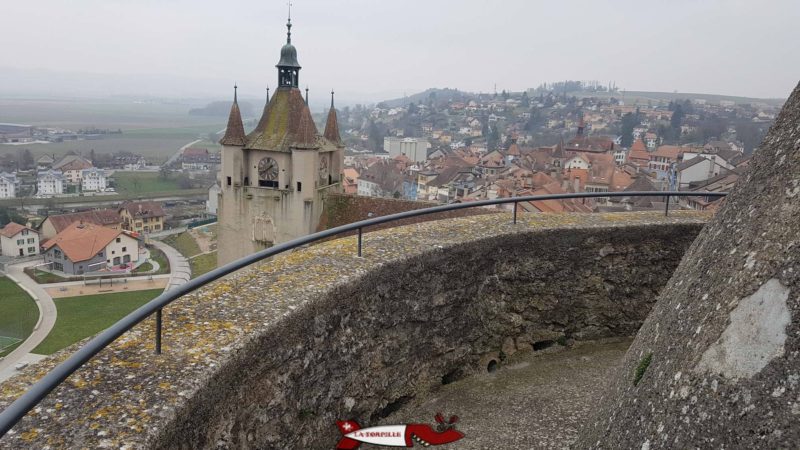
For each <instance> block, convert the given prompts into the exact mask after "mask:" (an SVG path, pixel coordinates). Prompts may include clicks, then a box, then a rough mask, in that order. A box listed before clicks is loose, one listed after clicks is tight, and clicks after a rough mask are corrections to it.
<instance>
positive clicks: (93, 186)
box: [81, 167, 107, 192]
mask: <svg viewBox="0 0 800 450" xmlns="http://www.w3.org/2000/svg"><path fill="white" fill-rule="evenodd" d="M106 184H107V183H106V171H105V170H103V169H98V168H97V167H92V168H89V169H83V170H81V190H82V191H84V192H89V191H95V192H97V191H102V190H104V189H105V188H106Z"/></svg>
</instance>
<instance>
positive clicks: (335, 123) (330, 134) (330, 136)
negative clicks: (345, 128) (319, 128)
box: [323, 91, 342, 144]
mask: <svg viewBox="0 0 800 450" xmlns="http://www.w3.org/2000/svg"><path fill="white" fill-rule="evenodd" d="M323 134H324V136H325V138H326V139H327V140H329V141H331V142H334V143H337V144H339V143H341V142H342V138H341V136H340V135H339V119H338V118H337V117H336V108H335V107H334V106H333V91H331V109H330V111H328V120H327V121H326V122H325V133H323Z"/></svg>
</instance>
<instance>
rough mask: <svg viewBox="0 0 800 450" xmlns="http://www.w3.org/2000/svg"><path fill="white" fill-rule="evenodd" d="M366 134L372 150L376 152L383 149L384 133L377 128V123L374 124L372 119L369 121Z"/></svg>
mask: <svg viewBox="0 0 800 450" xmlns="http://www.w3.org/2000/svg"><path fill="white" fill-rule="evenodd" d="M367 135H368V136H369V140H368V142H369V145H370V149H371V150H372V151H374V152H377V151H379V150H382V149H383V138H384V134H383V133H382V132H381V130H380V129H379V128H378V125H376V124H375V121H374V120H370V121H369V126H368V127H367Z"/></svg>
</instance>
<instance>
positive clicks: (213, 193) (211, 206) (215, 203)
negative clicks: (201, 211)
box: [206, 182, 222, 215]
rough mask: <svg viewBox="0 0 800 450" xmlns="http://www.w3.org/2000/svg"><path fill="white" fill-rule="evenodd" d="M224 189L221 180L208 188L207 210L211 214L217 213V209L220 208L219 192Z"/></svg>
mask: <svg viewBox="0 0 800 450" xmlns="http://www.w3.org/2000/svg"><path fill="white" fill-rule="evenodd" d="M221 191H222V188H221V187H220V186H219V182H215V183H214V184H212V185H211V186H209V188H208V200H206V212H207V213H209V214H214V215H217V209H218V208H219V193H220V192H221Z"/></svg>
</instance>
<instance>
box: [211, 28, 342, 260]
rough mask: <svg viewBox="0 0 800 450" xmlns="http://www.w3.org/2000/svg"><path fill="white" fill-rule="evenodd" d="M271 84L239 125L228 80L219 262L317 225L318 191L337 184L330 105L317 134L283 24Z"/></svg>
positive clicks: (338, 162)
mask: <svg viewBox="0 0 800 450" xmlns="http://www.w3.org/2000/svg"><path fill="white" fill-rule="evenodd" d="M286 27H287V32H286V44H285V45H284V46H283V47H282V48H281V52H280V60H279V61H278V64H277V65H276V68H277V69H278V89H276V90H275V92H274V93H273V95H272V97H271V98H270V97H269V96H268V97H267V104H266V106H265V107H264V112H263V114H262V116H261V119H260V120H259V121H258V124H257V125H256V127H255V129H253V130H252V131H251V132H250V133H247V134H246V133H245V131H244V127H243V125H242V118H241V113H240V111H239V105H238V100H237V92H236V88H234V97H233V105H232V106H231V112H230V116H229V118H228V127H227V129H226V130H225V136H224V137H223V138H222V139H221V140H220V144H222V146H223V149H222V169H221V171H220V184H221V186H222V189H221V191H220V194H219V196H220V198H219V208H218V214H219V236H218V252H217V261H218V264H220V265H222V264H225V263H228V262H231V261H234V260H236V259H238V258H241V257H244V256H247V255H249V254H251V253H254V252H256V251H259V250H262V249H264V248H267V247H270V246H272V245H274V244H277V243H280V242H286V241H289V240H291V239H294V238H297V237H300V236H304V235H307V234H310V233H313V232H314V231H316V229H317V226H318V225H319V218H320V215H321V213H322V206H323V202H324V200H325V195H326V194H327V193H328V192H341V191H342V187H341V180H342V169H343V164H344V145H343V144H342V141H341V138H340V136H339V127H338V121H337V117H336V109H335V108H334V106H333V92H331V109H330V110H329V112H328V118H327V121H326V125H325V131H324V133H322V134H320V133H319V132H318V131H317V127H316V125H315V124H314V120H313V118H312V117H311V111H309V109H308V105H307V103H306V101H305V100H304V99H303V95H302V93H301V92H300V89H299V88H298V85H299V75H300V69H301V67H300V64H299V63H298V61H297V49H296V48H295V47H294V45H292V33H291V31H292V23H291V19H289V21H288V23H287V24H286Z"/></svg>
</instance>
